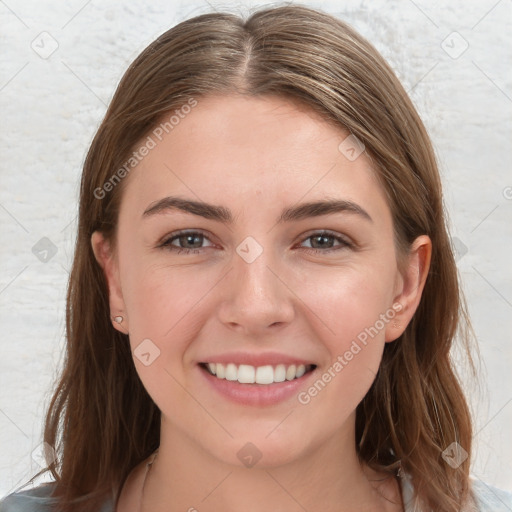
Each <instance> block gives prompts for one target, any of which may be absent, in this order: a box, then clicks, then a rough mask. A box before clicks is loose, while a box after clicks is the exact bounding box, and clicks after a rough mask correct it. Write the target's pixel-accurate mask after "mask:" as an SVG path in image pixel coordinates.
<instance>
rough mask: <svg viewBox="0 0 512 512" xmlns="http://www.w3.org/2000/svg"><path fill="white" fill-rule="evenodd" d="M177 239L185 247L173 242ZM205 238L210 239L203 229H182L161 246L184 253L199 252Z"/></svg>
mask: <svg viewBox="0 0 512 512" xmlns="http://www.w3.org/2000/svg"><path fill="white" fill-rule="evenodd" d="M175 240H177V241H178V243H179V244H182V245H184V246H185V247H180V246H177V245H175V244H173V242H174V241H175ZM203 240H209V239H208V238H207V237H206V236H205V235H204V234H203V233H202V232H201V231H180V232H178V233H176V234H174V235H173V236H171V237H170V238H168V239H167V240H165V241H164V242H163V243H162V244H160V245H159V247H165V248H166V249H169V250H171V251H176V252H177V254H181V253H182V252H184V253H187V254H188V253H191V252H193V253H199V252H200V250H199V249H202V248H203V247H202V242H203Z"/></svg>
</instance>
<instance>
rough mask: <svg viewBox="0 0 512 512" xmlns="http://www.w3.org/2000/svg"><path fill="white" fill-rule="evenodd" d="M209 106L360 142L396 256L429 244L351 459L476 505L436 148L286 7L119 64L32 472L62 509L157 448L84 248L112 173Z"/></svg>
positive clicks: (94, 148) (320, 18)
mask: <svg viewBox="0 0 512 512" xmlns="http://www.w3.org/2000/svg"><path fill="white" fill-rule="evenodd" d="M213 94H222V95H230V94H231V95H232V94H244V95H247V96H254V97H256V96H264V95H278V96H280V97H283V98H284V99H291V100H294V101H296V102H298V103H301V104H303V105H305V106H307V108H309V109H310V110H313V111H315V112H317V113H318V114H320V115H321V116H322V118H324V119H326V120H328V121H329V122H333V123H334V124H335V125H336V126H338V127H340V128H343V129H345V130H347V131H348V132H350V133H351V134H353V135H355V136H356V137H357V138H358V139H359V140H360V141H361V142H362V143H363V144H364V146H365V148H366V149H365V151H366V154H367V155H368V156H369V157H370V159H371V162H372V167H373V168H374V171H375V173H376V175H377V176H378V178H379V180H380V182H381V183H382V186H383V189H384V191H385V194H386V197H387V201H388V205H389V208H390V210H391V213H392V217H393V226H394V231H395V238H396V244H397V248H398V253H399V255H400V254H402V255H403V254H406V253H407V250H408V248H409V247H410V245H411V243H412V242H413V240H414V239H415V238H416V237H418V236H420V235H424V234H426V235H428V236H429V237H430V238H431V240H432V256H431V265H430V269H429V273H428V277H427V280H426V283H425V287H424V290H423V294H422V298H421V301H420V304H419V306H418V308H417V310H416V312H415V314H414V316H413V318H412V320H411V321H410V323H409V324H408V325H407V327H406V329H405V331H404V333H403V334H402V336H401V337H400V338H398V339H397V340H396V341H395V342H394V343H387V344H386V346H385V349H384V352H383V357H382V362H381V365H380V368H379V371H378V373H377V376H376V378H375V380H374V382H373V384H372V386H371V388H370V389H369V391H368V393H367V394H366V396H365V397H364V399H363V400H362V402H361V403H360V404H359V405H358V406H357V410H356V447H357V452H358V455H359V457H360V460H361V461H364V462H365V463H366V464H368V465H369V466H370V467H371V468H373V469H376V470H378V471H385V472H386V473H389V474H390V475H395V474H397V470H398V469H399V468H400V467H401V468H402V470H403V471H404V472H405V473H406V474H408V475H409V476H410V478H411V480H412V484H413V486H414V489H415V493H416V494H415V495H416V498H415V499H416V500H417V503H419V504H420V505H421V506H424V507H428V508H426V509H428V510H430V509H432V510H436V511H437V512H456V511H459V510H461V507H462V505H464V504H466V503H471V502H472V500H473V499H474V498H473V496H472V492H471V486H470V479H469V470H470V460H471V440H472V423H471V416H470V412H469V407H468V404H467V402H466V399H465V397H464V393H463V391H462V389H461V385H460V383H459V380H458V377H457V373H456V371H455V368H454V365H453V362H452V359H451V356H450V349H451V347H452V343H453V342H454V341H455V340H456V339H459V338H460V340H461V341H462V343H463V346H464V347H465V349H466V355H467V356H468V359H469V361H470V363H471V368H473V370H474V366H473V362H472V359H471V354H470V351H469V347H470V345H469V341H470V338H471V336H470V334H471V327H470V324H469V320H468V316H467V308H466V306H465V301H464V298H463V295H462V292H461V290H460V289H459V284H458V275H457V267H456V264H455V260H454V255H453V251H452V247H451V243H450V238H449V234H448V228H447V225H446V224H447V222H446V218H445V214H444V208H443V198H442V190H441V181H440V176H439V172H438V168H437V163H436V158H435V153H434V150H433V147H432V145H431V142H430V140H429V136H428V134H427V131H426V129H425V127H424V125H423V123H422V121H421V119H420V117H419V115H418V114H417V112H416V110H415V108H414V106H413V104H412V102H411V100H410V99H409V97H408V95H407V93H406V92H405V90H404V88H403V87H402V85H401V84H400V82H399V80H398V78H397V77H396V75H395V74H394V72H393V70H392V69H391V67H390V66H389V65H388V64H387V62H386V61H385V60H384V59H383V57H382V56H381V55H380V54H379V53H378V52H377V50H376V49H375V48H374V47H373V46H372V45H371V44H370V43H369V42H368V41H366V39H364V38H363V37H361V36H360V35H359V34H358V33H357V32H355V31H354V29H352V28H351V27H350V26H349V25H347V24H346V23H344V22H343V21H341V20H339V19H337V18H335V17H333V16H331V15H329V14H327V13H324V12H322V11H320V10H313V9H310V8H306V7H302V6H289V5H284V6H280V7H277V8H266V9H263V10H259V11H255V12H253V13H252V14H251V15H250V17H248V19H246V20H245V19H243V18H242V17H240V16H237V15H235V14H232V13H208V14H202V15H200V16H196V17H194V18H191V19H188V20H186V21H183V22H182V23H179V24H178V25H176V26H175V27H173V28H172V29H170V30H168V31H166V32H165V33H164V34H162V35H161V36H160V37H158V38H157V39H156V40H155V41H154V42H153V43H151V44H150V45H149V46H148V47H147V48H146V49H145V50H144V51H143V52H142V53H141V54H140V55H139V56H138V57H137V58H136V59H135V61H134V62H133V63H132V64H131V65H130V66H129V68H128V70H127V71H126V73H125V74H124V76H123V77H122V79H121V81H120V83H119V85H118V87H117V90H116V92H115V94H114V96H113V98H112V101H111V103H110V105H109V107H108V109H107V112H106V114H105V117H104V119H103V121H102V123H101V125H100V127H99V129H98V131H97V133H96V135H95V137H94V139H93V141H92V143H91V146H90V149H89V151H88V153H87V157H86V159H85V162H84V168H83V174H82V179H81V187H80V202H79V223H78V234H77V239H76V246H75V254H74V261H73V266H72V270H71V273H70V278H69V283H68V292H67V307H66V335H67V345H66V352H65V357H64V363H63V368H62V373H61V375H60V378H59V381H58V384H57V386H56V389H55V391H54V394H53V397H52V399H51V401H50V403H49V406H48V411H47V415H46V422H45V429H44V441H45V442H46V443H48V445H50V446H51V447H54V449H55V453H56V454H57V458H56V460H49V459H47V467H46V468H45V469H44V470H43V471H42V472H40V473H39V474H41V473H43V472H48V471H49V472H51V474H52V476H53V478H54V479H55V481H56V486H55V490H54V492H53V496H54V497H58V510H59V511H62V512H69V511H71V510H73V511H75V512H77V511H78V512H80V511H85V510H92V509H93V508H94V507H95V506H99V504H101V503H102V502H103V501H105V500H106V499H108V498H109V497H112V496H114V495H115V496H116V500H117V499H118V497H119V494H120V491H121V488H122V485H123V483H124V482H125V480H126V477H127V475H128V474H129V472H130V471H131V470H132V469H133V468H134V467H135V466H136V465H137V464H139V463H140V462H141V461H142V460H144V459H146V458H147V457H148V456H149V455H150V454H151V453H153V452H154V451H155V450H156V449H157V448H158V446H159V439H160V411H159V409H158V408H157V406H156V405H155V403H154V402H153V401H152V399H151V397H150V396H149V395H148V393H147V392H146V390H145V388H144V386H143V385H142V382H141V380H140V379H139V377H138V374H137V372H136V369H135V365H134V362H133V356H132V353H131V350H130V344H129V338H128V336H127V335H124V334H122V333H120V332H118V331H117V330H115V329H114V327H113V326H112V322H111V317H110V311H109V300H108V287H107V282H106V279H105V275H104V273H103V271H102V269H101V267H100V265H99V264H98V262H97V261H96V259H95V257H94V253H93V251H92V247H91V235H92V233H93V232H94V231H96V230H99V231H101V232H102V233H103V235H104V236H105V237H106V238H107V240H109V241H110V243H111V244H112V247H113V248H114V250H115V242H116V226H117V221H118V212H119V206H120V202H121V198H122V192H123V190H124V187H125V184H126V179H124V180H123V179H119V180H117V181H118V182H113V175H114V173H115V172H118V171H116V170H121V169H124V170H125V173H126V172H128V171H127V169H126V162H127V161H128V160H129V159H130V157H131V156H132V154H133V151H134V149H136V148H137V145H138V144H140V143H141V141H142V140H143V139H144V137H147V136H148V134H149V133H150V131H151V130H152V129H154V128H155V127H156V126H158V124H159V123H160V122H161V120H162V119H163V118H164V116H169V115H170V114H171V113H172V112H174V111H175V110H176V109H179V108H181V107H183V105H187V103H188V104H190V100H191V99H195V100H196V101H200V98H201V97H205V98H206V97H207V96H210V95H213ZM118 176H120V177H123V176H124V174H122V173H120V172H118ZM107 182H110V183H111V186H110V187H107V186H106V184H107ZM99 190H102V193H101V196H102V197H101V198H100V197H99V193H98V191H99ZM105 191H108V192H105ZM453 442H457V443H458V444H459V445H460V446H461V447H462V448H463V449H464V450H465V451H466V452H467V453H468V457H467V459H466V460H465V461H464V462H463V463H462V464H461V465H460V466H459V467H457V468H453V467H451V466H450V465H449V464H447V463H446V462H445V461H444V460H443V451H444V450H445V449H446V448H447V447H448V446H449V445H450V444H451V443H453ZM39 474H38V475H39ZM38 475H36V476H38ZM34 478H35V477H34Z"/></svg>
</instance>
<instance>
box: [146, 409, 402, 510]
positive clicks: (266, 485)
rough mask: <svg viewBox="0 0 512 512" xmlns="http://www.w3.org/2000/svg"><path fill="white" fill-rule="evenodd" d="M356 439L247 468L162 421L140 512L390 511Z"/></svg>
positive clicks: (346, 437) (349, 436)
mask: <svg viewBox="0 0 512 512" xmlns="http://www.w3.org/2000/svg"><path fill="white" fill-rule="evenodd" d="M354 438H355V437H354V429H353V428H351V429H348V430H347V431H346V432H344V433H343V434H342V435H338V436H337V437H333V438H331V439H328V440H326V441H325V442H324V443H323V444H322V445H321V446H319V447H315V448H311V449H309V450H308V453H306V454H304V455H303V456H302V457H300V458H297V459H295V460H293V461H291V462H287V463H284V464H280V465H275V466H267V467H259V466H258V464H256V465H255V466H253V467H251V468H247V467H244V466H243V465H241V466H234V465H231V464H227V463H225V462H223V461H220V460H218V459H217V458H214V457H212V456H211V455H210V454H209V453H208V452H206V451H204V450H203V449H202V448H201V447H200V446H199V445H198V443H197V442H196V441H195V440H193V439H190V438H189V437H188V436H186V435H184V434H183V433H182V432H180V431H178V430H175V429H173V428H172V425H170V424H168V423H166V422H165V420H164V419H162V429H161V441H160V447H159V450H158V456H157V457H156V459H154V463H153V464H152V466H151V468H150V471H149V473H148V475H149V477H148V478H147V479H146V482H145V484H144V506H143V509H141V511H140V512H145V511H147V510H151V511H153V512H160V511H162V512H163V511H164V510H165V511H166V512H178V511H180V512H182V511H184V510H186V511H190V512H194V511H200V512H209V511H212V512H213V511H218V510H225V511H227V512H231V511H236V510H244V511H246V512H260V511H261V510H273V511H275V512H280V511H282V512H285V511H286V512H290V511H295V510H296V511H297V512H299V511H301V512H303V511H304V510H323V511H325V512H331V511H332V512H348V511H353V510H368V511H372V512H373V511H375V512H377V511H378V512H381V511H382V510H387V508H386V509H385V508H383V506H382V496H381V495H380V494H379V492H377V491H376V490H375V489H376V487H377V485H380V484H381V483H382V482H376V484H375V483H373V480H374V479H375V480H376V473H375V472H372V471H371V470H369V468H366V467H363V466H362V465H361V464H360V461H359V459H358V457H357V453H356V451H355V443H354ZM242 444H243V443H242ZM152 460H153V457H151V458H150V459H149V462H151V461H152ZM390 510H395V509H390ZM397 510H401V508H398V509H397Z"/></svg>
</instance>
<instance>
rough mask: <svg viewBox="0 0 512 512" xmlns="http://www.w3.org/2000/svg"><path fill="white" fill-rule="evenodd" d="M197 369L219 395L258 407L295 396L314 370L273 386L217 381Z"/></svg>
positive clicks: (200, 368)
mask: <svg viewBox="0 0 512 512" xmlns="http://www.w3.org/2000/svg"><path fill="white" fill-rule="evenodd" d="M198 368H199V371H200V372H201V373H202V374H203V375H204V377H205V378H206V380H207V382H208V383H209V384H210V385H211V386H212V387H213V388H214V389H215V390H216V391H217V392H219V393H220V394H221V395H223V396H225V397H226V398H228V399H230V400H232V401H233V402H237V403H239V404H243V405H259V406H267V405H275V404H278V403H280V402H283V401H285V400H287V399H289V398H290V397H292V396H297V395H298V393H299V391H300V389H301V388H303V387H305V385H306V382H307V381H308V380H309V379H310V378H311V376H312V375H313V374H314V373H315V370H316V368H315V369H314V370H312V371H310V372H307V373H305V374H304V375H303V376H302V377H299V378H298V379H293V380H289V381H284V382H275V383H274V384H241V383H240V382H238V381H236V380H227V379H218V378H217V377H215V376H214V375H212V374H211V373H210V372H208V370H207V369H206V368H203V367H202V366H200V365H198Z"/></svg>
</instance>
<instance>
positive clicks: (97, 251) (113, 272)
mask: <svg viewBox="0 0 512 512" xmlns="http://www.w3.org/2000/svg"><path fill="white" fill-rule="evenodd" d="M91 245H92V250H93V251H94V257H95V258H96V261H97V262H98V263H99V265H100V266H101V268H102V269H103V273H104V274H105V278H106V280H107V284H108V296H109V305H110V318H111V319H112V324H113V326H114V327H115V328H116V329H117V330H118V331H119V332H122V333H123V334H128V315H127V313H126V307H125V303H124V300H123V293H122V290H121V282H120V279H119V265H118V262H117V255H116V254H115V253H114V252H113V251H112V250H111V247H110V243H109V241H108V240H106V239H105V237H104V236H103V234H102V233H101V232H99V231H95V232H94V233H93V234H92V236H91ZM117 317H122V321H121V322H117V321H116V320H114V319H115V318H117Z"/></svg>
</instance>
